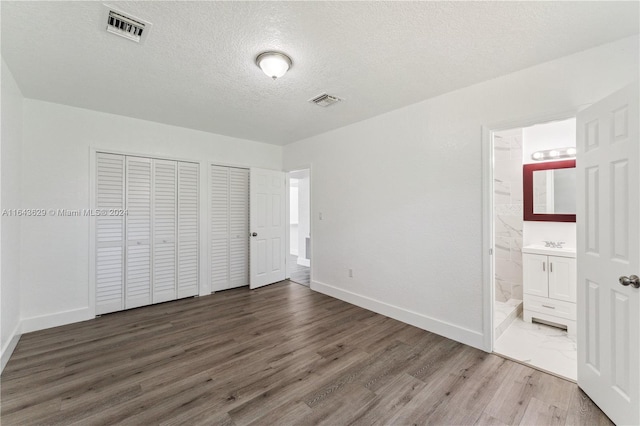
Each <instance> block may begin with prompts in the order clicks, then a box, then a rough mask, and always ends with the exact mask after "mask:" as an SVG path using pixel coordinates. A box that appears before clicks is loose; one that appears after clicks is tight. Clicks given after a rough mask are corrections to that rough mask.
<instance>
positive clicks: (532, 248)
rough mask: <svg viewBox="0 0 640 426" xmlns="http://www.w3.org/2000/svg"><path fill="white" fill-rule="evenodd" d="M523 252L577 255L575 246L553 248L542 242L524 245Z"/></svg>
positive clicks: (563, 255)
mask: <svg viewBox="0 0 640 426" xmlns="http://www.w3.org/2000/svg"><path fill="white" fill-rule="evenodd" d="M522 252H523V253H530V254H545V255H547V256H561V257H576V249H575V248H571V247H567V248H553V247H545V246H544V245H541V244H532V245H528V246H525V247H522Z"/></svg>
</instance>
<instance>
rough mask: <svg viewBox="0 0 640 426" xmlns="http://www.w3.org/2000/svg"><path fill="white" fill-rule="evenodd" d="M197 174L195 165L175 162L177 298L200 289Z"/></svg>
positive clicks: (193, 293) (192, 293) (196, 165)
mask: <svg viewBox="0 0 640 426" xmlns="http://www.w3.org/2000/svg"><path fill="white" fill-rule="evenodd" d="M198 176H199V168H198V164H196V163H186V162H182V161H180V162H178V261H177V262H178V285H177V287H178V298H182V297H189V296H195V295H196V294H198V290H199V281H198V244H199V238H198V237H199V233H198V217H199V216H198V209H199V201H198Z"/></svg>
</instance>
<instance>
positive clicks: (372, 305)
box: [311, 281, 486, 351]
mask: <svg viewBox="0 0 640 426" xmlns="http://www.w3.org/2000/svg"><path fill="white" fill-rule="evenodd" d="M311 289H312V290H315V291H317V292H319V293H323V294H326V295H327V296H331V297H335V298H336V299H340V300H344V301H345V302H348V303H351V304H353V305H356V306H360V307H361V308H365V309H368V310H370V311H373V312H376V313H378V314H382V315H385V316H387V317H390V318H393V319H396V320H398V321H402V322H404V323H406V324H410V325H413V326H415V327H418V328H421V329H423V330H427V331H430V332H432V333H436V334H439V335H441V336H444V337H447V338H449V339H452V340H455V341H457V342H460V343H464V344H465V345H469V346H473V347H474V348H478V349H481V350H483V351H484V350H486V349H485V348H484V335H483V334H482V333H481V332H478V331H474V330H469V329H467V328H464V327H460V326H457V325H454V324H451V323H448V322H445V321H441V320H438V319H435V318H431V317H429V316H426V315H423V314H419V313H417V312H413V311H410V310H408V309H404V308H400V307H398V306H394V305H390V304H388V303H384V302H380V301H379V300H375V299H371V298H370V297H366V296H362V295H360V294H356V293H352V292H350V291H347V290H343V289H341V288H337V287H334V286H331V285H329V284H325V283H321V282H319V281H311Z"/></svg>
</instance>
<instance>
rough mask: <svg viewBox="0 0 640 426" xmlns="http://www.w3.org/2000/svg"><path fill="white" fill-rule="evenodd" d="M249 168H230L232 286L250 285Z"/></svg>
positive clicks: (230, 279) (230, 264) (230, 262)
mask: <svg viewBox="0 0 640 426" xmlns="http://www.w3.org/2000/svg"><path fill="white" fill-rule="evenodd" d="M248 234H249V170H247V169H238V168H233V167H232V168H230V169H229V281H230V287H232V288H233V287H240V286H245V285H249V238H248Z"/></svg>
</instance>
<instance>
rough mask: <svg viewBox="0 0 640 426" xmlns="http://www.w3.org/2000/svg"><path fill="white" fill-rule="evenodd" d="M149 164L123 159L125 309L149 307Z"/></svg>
mask: <svg viewBox="0 0 640 426" xmlns="http://www.w3.org/2000/svg"><path fill="white" fill-rule="evenodd" d="M151 161H152V160H151V159H150V158H141V157H127V158H126V166H127V169H126V176H127V185H126V197H127V198H126V205H127V216H126V230H127V256H126V281H125V298H124V307H125V309H131V308H137V307H138V306H144V305H150V304H151Z"/></svg>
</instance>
